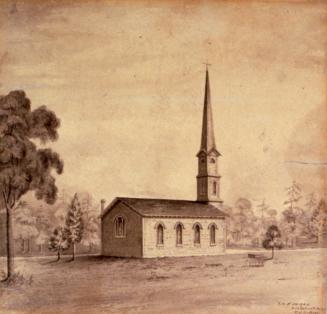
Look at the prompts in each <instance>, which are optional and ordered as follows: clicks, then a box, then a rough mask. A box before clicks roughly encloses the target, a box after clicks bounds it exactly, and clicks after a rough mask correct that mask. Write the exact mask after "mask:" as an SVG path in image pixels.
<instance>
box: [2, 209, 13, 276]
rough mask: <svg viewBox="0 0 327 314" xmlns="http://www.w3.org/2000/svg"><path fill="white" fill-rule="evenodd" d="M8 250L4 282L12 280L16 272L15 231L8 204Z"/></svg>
mask: <svg viewBox="0 0 327 314" xmlns="http://www.w3.org/2000/svg"><path fill="white" fill-rule="evenodd" d="M6 237H7V239H6V240H7V242H6V250H7V276H6V278H5V279H4V280H3V281H6V280H8V279H9V278H11V276H12V275H13V272H14V256H13V253H14V247H13V244H14V243H13V229H12V213H11V208H9V207H8V206H7V204H6Z"/></svg>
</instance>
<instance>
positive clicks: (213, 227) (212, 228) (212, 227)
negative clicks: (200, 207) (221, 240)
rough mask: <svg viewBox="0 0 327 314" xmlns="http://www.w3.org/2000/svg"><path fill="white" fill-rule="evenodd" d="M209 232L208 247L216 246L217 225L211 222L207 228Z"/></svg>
mask: <svg viewBox="0 0 327 314" xmlns="http://www.w3.org/2000/svg"><path fill="white" fill-rule="evenodd" d="M208 229H209V232H210V245H215V244H216V230H217V229H218V227H217V225H216V224H215V223H214V222H213V223H211V224H210V225H209V226H208Z"/></svg>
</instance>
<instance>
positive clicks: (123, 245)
mask: <svg viewBox="0 0 327 314" xmlns="http://www.w3.org/2000/svg"><path fill="white" fill-rule="evenodd" d="M117 216H122V217H124V219H125V223H126V225H125V227H126V235H125V237H116V236H115V218H116V217H117ZM101 242H102V255H104V256H117V257H118V256H119V257H142V217H141V216H140V215H138V214H137V213H135V212H134V211H132V210H131V209H130V208H129V207H127V206H125V205H123V204H122V203H117V204H116V205H115V206H114V208H112V209H111V211H110V212H109V213H108V214H107V215H105V216H104V217H103V218H102V224H101Z"/></svg>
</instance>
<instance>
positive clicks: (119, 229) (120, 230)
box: [115, 216, 126, 238]
mask: <svg viewBox="0 0 327 314" xmlns="http://www.w3.org/2000/svg"><path fill="white" fill-rule="evenodd" d="M115 236H116V237H117V238H124V237H125V236H126V224H125V219H124V218H123V217H122V216H118V217H116V218H115Z"/></svg>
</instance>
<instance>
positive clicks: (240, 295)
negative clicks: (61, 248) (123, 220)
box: [0, 249, 327, 314]
mask: <svg viewBox="0 0 327 314" xmlns="http://www.w3.org/2000/svg"><path fill="white" fill-rule="evenodd" d="M267 254H268V252H267ZM53 259H54V258H53V257H51V258H26V259H22V258H21V259H17V260H16V268H17V270H18V271H19V272H20V273H22V274H23V275H24V277H25V279H28V280H27V281H26V282H25V283H22V284H20V285H19V284H18V285H14V286H10V287H5V286H3V285H2V286H0V313H3V312H6V313H8V312H15V313H20V312H23V313H223V314H224V313H228V314H229V313H237V314H239V313H251V314H255V313H265V314H266V313H267V314H270V313H282V314H284V313H285V314H287V313H294V314H295V313H301V314H309V313H310V311H311V314H316V313H325V312H324V311H323V289H324V287H326V272H327V269H326V261H327V252H326V250H319V249H317V250H311V251H289V252H282V251H280V252H277V254H276V258H275V259H274V260H273V261H267V262H266V263H265V266H264V267H248V266H247V258H246V255H245V254H232V255H224V256H218V257H191V258H190V257H188V258H163V259H144V260H142V259H114V258H100V257H80V258H77V260H76V261H75V262H67V260H68V258H67V257H65V259H66V260H65V261H62V262H59V263H52V262H51V260H53ZM323 266H325V267H323ZM31 275H32V278H30V276H31ZM30 279H31V280H30ZM325 291H326V290H325ZM301 304H302V305H301ZM301 307H302V309H301Z"/></svg>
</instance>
